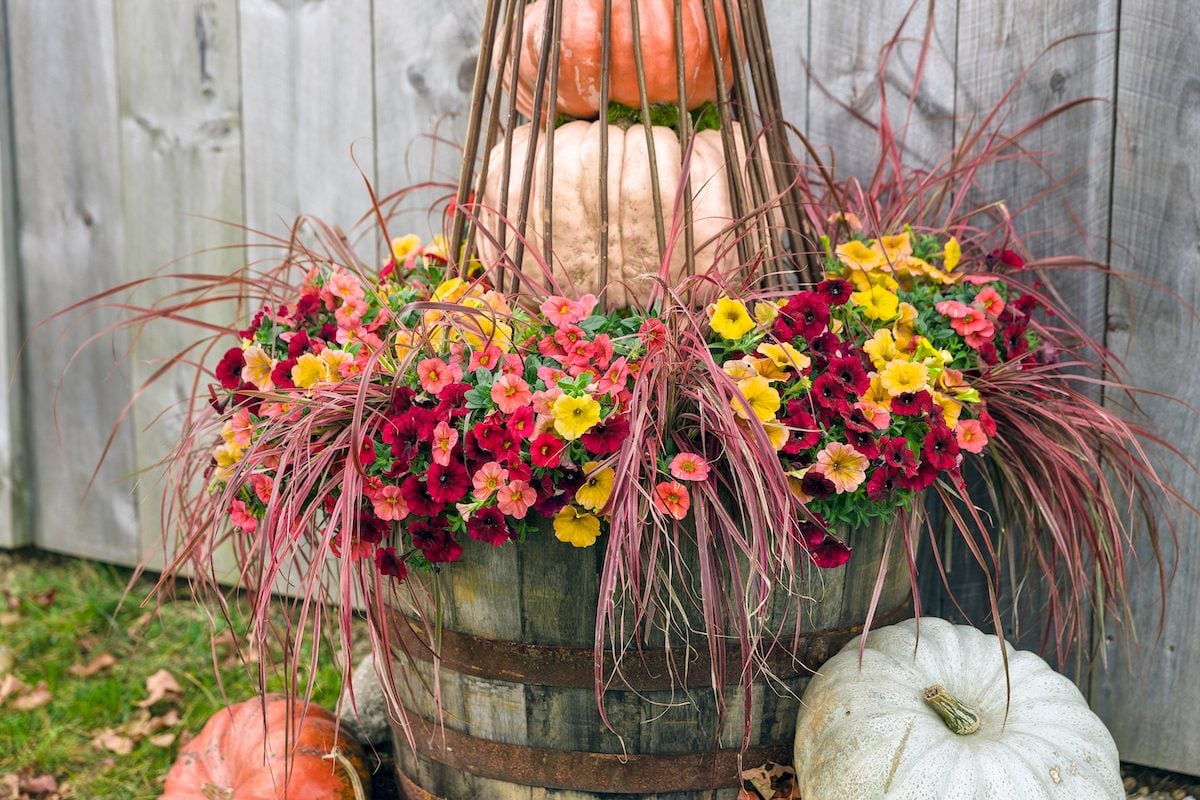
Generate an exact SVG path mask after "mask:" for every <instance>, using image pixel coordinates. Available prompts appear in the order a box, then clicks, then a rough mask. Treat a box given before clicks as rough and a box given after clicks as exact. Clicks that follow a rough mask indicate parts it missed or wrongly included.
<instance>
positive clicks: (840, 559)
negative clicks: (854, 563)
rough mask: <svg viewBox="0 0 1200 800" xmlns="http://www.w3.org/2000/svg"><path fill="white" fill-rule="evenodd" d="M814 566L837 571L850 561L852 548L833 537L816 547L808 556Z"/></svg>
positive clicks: (827, 538)
mask: <svg viewBox="0 0 1200 800" xmlns="http://www.w3.org/2000/svg"><path fill="white" fill-rule="evenodd" d="M808 556H809V558H811V559H812V562H813V564H815V565H817V566H818V567H820V568H821V569H836V568H837V567H841V566H844V565H845V564H846V562H848V561H849V560H850V548H849V547H847V546H846V544H845V543H844V542H842V541H839V540H838V539H835V538H834V537H832V536H829V537H826V539H825V541H823V542H821V544H819V545H817V546H816V547H814V548H813V549H812V550H811V551H809V554H808Z"/></svg>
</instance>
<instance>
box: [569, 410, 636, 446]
mask: <svg viewBox="0 0 1200 800" xmlns="http://www.w3.org/2000/svg"><path fill="white" fill-rule="evenodd" d="M628 438H629V417H628V416H626V415H625V414H617V415H614V416H611V417H609V418H608V419H606V420H604V421H603V422H601V423H600V424H599V425H594V426H592V428H591V429H590V430H588V432H587V433H585V434H583V436H581V437H580V441H582V442H583V446H584V447H585V448H587V451H588V452H589V453H595V454H596V455H607V454H608V453H615V452H617V451H618V450H620V449H621V443H622V442H624V441H625V440H626V439H628Z"/></svg>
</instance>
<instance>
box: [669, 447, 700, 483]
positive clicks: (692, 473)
mask: <svg viewBox="0 0 1200 800" xmlns="http://www.w3.org/2000/svg"><path fill="white" fill-rule="evenodd" d="M669 468H670V470H671V474H672V475H674V476H675V478H676V479H677V480H681V481H702V480H705V479H707V478H708V473H709V467H708V462H707V461H705V460H704V458H702V457H701V456H698V455H696V454H695V453H680V454H679V455H677V456H675V457H674V458H672V459H671V464H670V467H669Z"/></svg>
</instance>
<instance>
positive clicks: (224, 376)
mask: <svg viewBox="0 0 1200 800" xmlns="http://www.w3.org/2000/svg"><path fill="white" fill-rule="evenodd" d="M244 366H246V357H245V356H244V355H243V354H242V348H240V347H231V348H229V349H228V350H226V351H225V355H223V356H222V357H221V360H220V362H218V363H217V380H219V381H220V382H221V387H222V388H224V389H237V388H238V387H240V386H241V385H242V367H244Z"/></svg>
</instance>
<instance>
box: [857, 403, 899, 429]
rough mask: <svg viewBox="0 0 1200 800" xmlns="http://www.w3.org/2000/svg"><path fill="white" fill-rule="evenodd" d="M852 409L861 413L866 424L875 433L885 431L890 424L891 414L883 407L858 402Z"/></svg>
mask: <svg viewBox="0 0 1200 800" xmlns="http://www.w3.org/2000/svg"><path fill="white" fill-rule="evenodd" d="M853 407H854V408H856V409H858V410H859V411H861V412H862V414H863V416H864V417H866V419H867V422H869V423H871V427H873V428H874V429H875V430H877V431H886V430H887V429H888V426H889V425H891V424H892V413H891V412H890V411H888V410H887V409H886V408H884V407H883V406H877V405H875V404H874V403H866V402H863V401H862V400H859V401H858V402H857V403H855V404H854V406H853Z"/></svg>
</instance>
